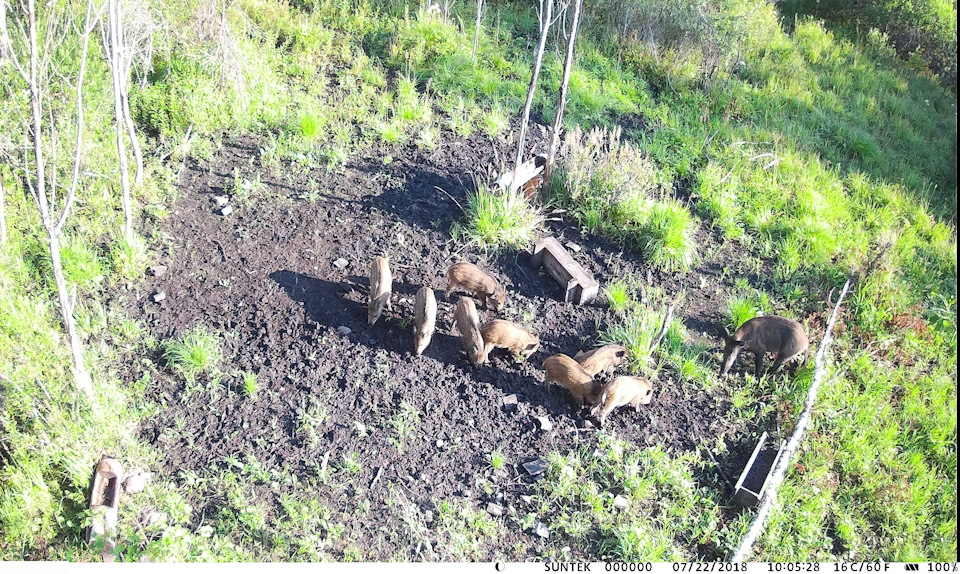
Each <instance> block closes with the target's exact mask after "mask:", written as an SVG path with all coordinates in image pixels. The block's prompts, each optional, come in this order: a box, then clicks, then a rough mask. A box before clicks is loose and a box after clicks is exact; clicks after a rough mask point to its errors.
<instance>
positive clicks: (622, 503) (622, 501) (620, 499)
mask: <svg viewBox="0 0 960 574" xmlns="http://www.w3.org/2000/svg"><path fill="white" fill-rule="evenodd" d="M613 506H614V507H616V508H617V509H618V510H626V509H627V507H628V506H630V500H629V499H628V498H627V497H625V496H622V495H619V494H618V495H616V496H615V497H613Z"/></svg>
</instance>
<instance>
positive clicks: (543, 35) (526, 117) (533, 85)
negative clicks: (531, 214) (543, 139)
mask: <svg viewBox="0 0 960 574" xmlns="http://www.w3.org/2000/svg"><path fill="white" fill-rule="evenodd" d="M544 4H546V6H544ZM539 16H540V43H539V44H538V45H537V55H536V60H534V62H533V74H532V75H531V76H530V88H529V89H528V90H527V103H526V104H524V106H523V116H522V117H521V119H520V140H519V141H518V142H517V161H516V162H515V163H514V168H516V167H517V166H519V165H520V164H521V163H523V140H524V139H525V138H526V135H527V122H529V121H530V107H531V106H532V105H533V94H534V93H535V92H536V91H537V78H538V77H539V76H540V66H541V65H542V64H543V51H544V49H545V48H546V46H547V34H548V33H549V32H550V19H551V18H552V17H553V0H540V13H539Z"/></svg>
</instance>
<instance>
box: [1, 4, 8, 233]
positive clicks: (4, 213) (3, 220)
mask: <svg viewBox="0 0 960 574" xmlns="http://www.w3.org/2000/svg"><path fill="white" fill-rule="evenodd" d="M0 1H2V0H0ZM2 10H3V8H0V11H2ZM6 195H7V190H6V188H5V187H4V186H3V172H2V171H0V247H4V246H5V245H6V244H7V210H6V208H5V204H4V201H5V200H6Z"/></svg>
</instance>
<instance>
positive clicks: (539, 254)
mask: <svg viewBox="0 0 960 574" xmlns="http://www.w3.org/2000/svg"><path fill="white" fill-rule="evenodd" d="M531 264H532V265H533V268H534V269H537V268H538V267H540V266H541V265H543V266H545V267H546V268H547V271H549V272H550V275H553V278H554V279H556V280H557V281H558V282H559V283H560V285H562V286H564V288H565V292H564V296H563V300H564V301H565V302H567V303H569V302H570V301H573V302H574V303H576V304H577V305H583V304H584V303H588V302H590V301H592V300H593V299H594V298H595V297H596V296H597V291H599V289H600V284H599V283H597V280H596V279H594V278H593V274H592V273H590V272H589V271H587V270H586V269H584V268H583V266H582V265H580V264H579V263H577V262H576V261H574V260H573V257H571V256H570V253H568V252H567V250H566V249H564V247H563V245H560V242H559V241H557V239H556V238H555V237H547V238H545V239H542V240H540V242H539V243H537V245H536V246H535V247H534V248H533V258H532V259H531Z"/></svg>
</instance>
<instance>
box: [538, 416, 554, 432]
mask: <svg viewBox="0 0 960 574" xmlns="http://www.w3.org/2000/svg"><path fill="white" fill-rule="evenodd" d="M537 425H538V426H539V427H540V430H542V431H548V430H553V423H552V422H550V419H549V418H547V417H537Z"/></svg>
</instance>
